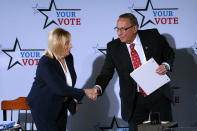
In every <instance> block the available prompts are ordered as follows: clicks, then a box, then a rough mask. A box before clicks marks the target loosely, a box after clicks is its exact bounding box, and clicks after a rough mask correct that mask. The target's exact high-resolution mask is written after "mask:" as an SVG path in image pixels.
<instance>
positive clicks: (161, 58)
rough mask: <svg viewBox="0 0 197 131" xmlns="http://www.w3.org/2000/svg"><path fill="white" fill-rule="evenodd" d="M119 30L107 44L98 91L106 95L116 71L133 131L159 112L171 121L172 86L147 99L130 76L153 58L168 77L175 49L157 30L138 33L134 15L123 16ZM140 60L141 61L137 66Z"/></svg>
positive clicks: (161, 71)
mask: <svg viewBox="0 0 197 131" xmlns="http://www.w3.org/2000/svg"><path fill="white" fill-rule="evenodd" d="M115 29H116V31H117V34H118V37H119V38H118V39H115V40H112V41H111V42H109V43H108V44H107V54H106V58H105V63H104V65H103V68H102V70H101V73H100V75H99V76H98V77H97V79H96V83H95V88H94V89H95V90H98V91H100V92H101V93H103V92H104V90H105V88H106V86H107V85H108V83H109V81H110V80H111V79H112V77H113V74H114V69H116V70H117V73H118V76H119V84H120V99H121V114H122V118H123V119H124V120H125V121H127V122H128V124H129V129H130V131H137V125H138V124H140V123H142V122H143V121H145V120H148V118H149V114H150V113H151V112H159V113H160V119H161V120H163V121H171V120H172V116H171V102H170V98H171V94H170V88H169V86H168V84H166V85H164V86H163V87H161V88H160V89H158V90H156V91H155V92H153V93H152V94H150V95H148V96H146V94H145V93H144V92H143V90H142V89H141V87H140V86H139V85H137V83H136V82H135V81H134V80H133V79H132V78H131V77H130V73H131V72H132V71H133V70H134V69H136V68H138V67H139V66H140V65H141V64H143V63H145V62H146V61H147V60H149V59H150V58H152V57H153V58H154V59H155V61H156V62H157V63H158V64H159V67H158V68H157V70H156V72H157V73H158V74H160V75H164V74H166V73H167V72H168V71H171V70H172V64H173V61H174V52H173V50H172V49H171V48H170V47H169V44H168V43H167V42H166V40H165V39H164V38H163V37H162V36H161V35H160V34H159V32H158V31H157V29H149V30H138V22H137V19H136V17H135V16H134V15H133V14H131V13H126V14H122V15H120V16H119V19H118V21H117V25H116V27H115ZM136 57H137V58H136ZM136 59H137V60H139V59H140V60H139V61H138V64H137V65H136V64H135V62H136V61H135V60H136Z"/></svg>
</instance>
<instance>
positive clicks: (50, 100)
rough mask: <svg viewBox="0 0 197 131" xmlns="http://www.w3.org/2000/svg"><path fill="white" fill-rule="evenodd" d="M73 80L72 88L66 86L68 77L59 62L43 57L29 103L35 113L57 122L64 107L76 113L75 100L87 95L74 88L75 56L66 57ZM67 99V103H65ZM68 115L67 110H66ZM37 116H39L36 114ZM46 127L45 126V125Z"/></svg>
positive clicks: (29, 96)
mask: <svg viewBox="0 0 197 131" xmlns="http://www.w3.org/2000/svg"><path fill="white" fill-rule="evenodd" d="M65 60H66V63H67V66H68V69H69V71H70V74H71V78H72V87H69V86H68V85H67V84H66V77H65V74H64V72H63V69H62V67H61V65H60V63H59V62H58V60H56V59H55V58H54V59H51V58H49V57H48V56H45V55H44V56H42V57H41V59H40V61H39V64H38V67H37V70H36V77H35V80H34V82H33V86H32V88H31V91H30V93H29V95H28V97H27V102H28V104H29V106H30V108H31V110H33V111H34V112H36V113H38V112H39V114H41V115H42V117H43V119H45V120H48V121H50V120H57V119H58V117H59V115H60V113H61V110H62V108H63V106H65V105H66V106H67V107H68V109H70V112H71V113H72V114H73V113H74V112H75V107H74V106H75V105H74V103H75V102H74V101H73V98H75V99H76V100H77V101H81V99H82V97H83V96H84V95H85V93H84V91H83V90H82V89H76V88H73V87H74V85H75V83H76V73H75V70H74V65H73V56H72V55H71V54H70V55H69V56H67V57H65ZM65 97H67V98H68V99H67V101H66V102H65ZM65 113H67V110H65ZM34 115H35V116H36V115H37V114H34ZM43 126H45V125H43Z"/></svg>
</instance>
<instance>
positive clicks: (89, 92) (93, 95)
mask: <svg viewBox="0 0 197 131" xmlns="http://www.w3.org/2000/svg"><path fill="white" fill-rule="evenodd" d="M84 91H85V94H86V96H87V97H88V98H89V99H91V100H94V101H95V100H96V99H97V97H98V95H100V89H99V87H97V86H94V88H91V89H84Z"/></svg>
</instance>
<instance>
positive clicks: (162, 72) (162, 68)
mask: <svg viewBox="0 0 197 131" xmlns="http://www.w3.org/2000/svg"><path fill="white" fill-rule="evenodd" d="M156 72H157V73H158V74H159V75H165V74H166V73H167V72H168V71H167V69H166V65H165V64H161V65H160V66H159V67H158V68H157V69H156Z"/></svg>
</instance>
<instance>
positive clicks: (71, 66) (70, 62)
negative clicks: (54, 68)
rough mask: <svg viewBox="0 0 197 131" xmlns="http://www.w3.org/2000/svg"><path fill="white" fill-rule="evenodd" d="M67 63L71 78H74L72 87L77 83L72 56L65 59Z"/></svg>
mask: <svg viewBox="0 0 197 131" xmlns="http://www.w3.org/2000/svg"><path fill="white" fill-rule="evenodd" d="M65 61H66V64H67V67H68V70H69V72H70V75H71V78H72V85H73V86H74V85H75V83H76V73H75V70H74V66H73V62H72V59H71V57H70V55H69V56H67V57H66V58H65Z"/></svg>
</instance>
